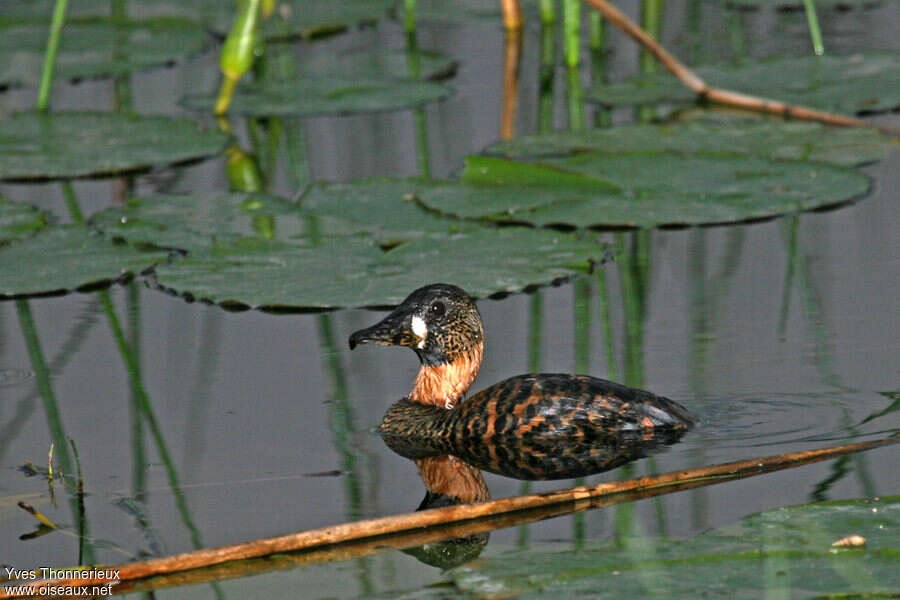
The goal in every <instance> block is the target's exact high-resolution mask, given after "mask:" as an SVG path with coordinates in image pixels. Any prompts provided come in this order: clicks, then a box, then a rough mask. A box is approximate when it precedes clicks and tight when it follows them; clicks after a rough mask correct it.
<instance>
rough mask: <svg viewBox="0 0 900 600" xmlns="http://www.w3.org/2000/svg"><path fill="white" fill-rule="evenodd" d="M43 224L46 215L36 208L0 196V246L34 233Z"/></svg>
mask: <svg viewBox="0 0 900 600" xmlns="http://www.w3.org/2000/svg"><path fill="white" fill-rule="evenodd" d="M45 224H46V216H45V215H44V213H43V212H41V211H40V210H38V209H37V208H35V207H33V206H29V205H27V204H21V203H19V202H9V201H7V200H4V199H2V198H0V246H4V245H5V244H8V243H9V242H12V241H14V240H18V239H22V238H26V237H29V236H31V235H34V233H35V232H36V231H38V230H39V229H41V228H42V227H44V225H45Z"/></svg>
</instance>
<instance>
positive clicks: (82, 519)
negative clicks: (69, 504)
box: [69, 438, 87, 565]
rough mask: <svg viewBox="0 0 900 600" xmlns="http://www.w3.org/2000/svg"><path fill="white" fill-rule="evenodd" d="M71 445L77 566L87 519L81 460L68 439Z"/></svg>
mask: <svg viewBox="0 0 900 600" xmlns="http://www.w3.org/2000/svg"><path fill="white" fill-rule="evenodd" d="M69 443H70V444H71V445H72V456H74V457H75V471H76V473H77V475H78V483H77V486H78V487H77V490H78V491H77V498H78V564H79V565H83V564H84V550H85V543H84V540H85V537H86V536H87V517H86V515H85V510H84V475H82V473H81V458H80V457H79V456H78V448H77V447H76V446H75V440H73V439H72V438H69Z"/></svg>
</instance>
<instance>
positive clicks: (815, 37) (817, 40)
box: [803, 0, 825, 56]
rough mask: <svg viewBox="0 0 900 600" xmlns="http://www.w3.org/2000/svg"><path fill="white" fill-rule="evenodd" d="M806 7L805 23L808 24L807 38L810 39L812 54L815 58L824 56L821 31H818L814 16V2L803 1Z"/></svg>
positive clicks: (817, 20)
mask: <svg viewBox="0 0 900 600" xmlns="http://www.w3.org/2000/svg"><path fill="white" fill-rule="evenodd" d="M803 6H804V7H806V22H807V23H808V24H809V37H810V38H812V45H813V52H815V54H816V56H822V55H823V54H825V44H823V43H822V30H821V29H819V17H818V15H816V4H815V1H814V0H803Z"/></svg>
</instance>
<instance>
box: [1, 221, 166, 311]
mask: <svg viewBox="0 0 900 600" xmlns="http://www.w3.org/2000/svg"><path fill="white" fill-rule="evenodd" d="M165 258H166V253H165V252H141V251H138V250H135V249H134V248H131V247H130V246H126V245H123V244H114V243H112V242H110V241H108V240H106V239H104V238H103V237H101V236H100V235H97V234H95V233H93V232H91V231H90V230H88V229H86V228H84V227H80V226H63V227H52V228H47V229H45V230H43V231H41V232H39V233H38V234H37V235H35V236H34V237H31V238H28V239H25V240H21V241H18V242H15V243H12V244H9V245H7V246H3V247H2V248H0V297H9V296H26V295H33V294H49V293H56V292H66V291H71V290H77V289H80V288H85V287H88V286H94V285H100V284H104V283H108V282H112V281H116V280H118V279H120V278H122V277H124V276H126V275H133V274H136V273H140V272H141V271H143V270H145V269H147V268H149V267H151V266H152V265H154V264H155V263H157V262H159V261H161V260H164V259H165Z"/></svg>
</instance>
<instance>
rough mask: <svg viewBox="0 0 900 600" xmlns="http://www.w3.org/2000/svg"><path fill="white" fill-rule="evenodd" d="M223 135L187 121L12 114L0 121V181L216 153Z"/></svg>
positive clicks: (99, 171)
mask: <svg viewBox="0 0 900 600" xmlns="http://www.w3.org/2000/svg"><path fill="white" fill-rule="evenodd" d="M229 137H230V136H228V135H227V134H225V133H222V132H221V131H218V130H214V129H203V128H201V127H200V126H199V125H197V123H196V122H194V121H192V120H189V119H178V118H172V117H163V116H138V115H130V114H124V113H96V112H70V113H65V112H63V113H53V114H51V115H44V114H40V113H37V112H21V113H14V114H12V115H10V116H9V117H8V118H5V119H2V120H0V179H51V178H60V177H83V176H88V175H112V174H118V173H123V172H127V171H133V170H137V169H144V168H148V167H152V166H162V165H168V164H172V163H178V162H183V161H187V160H195V159H198V158H202V157H204V156H210V155H213V154H218V153H219V152H221V151H222V150H223V149H224V147H225V144H226V143H227V142H228V140H229Z"/></svg>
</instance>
